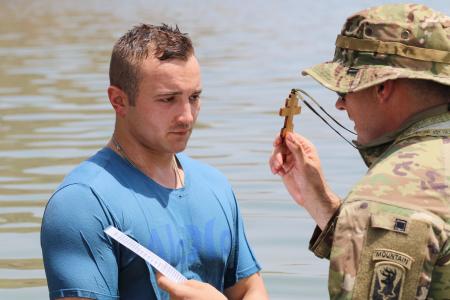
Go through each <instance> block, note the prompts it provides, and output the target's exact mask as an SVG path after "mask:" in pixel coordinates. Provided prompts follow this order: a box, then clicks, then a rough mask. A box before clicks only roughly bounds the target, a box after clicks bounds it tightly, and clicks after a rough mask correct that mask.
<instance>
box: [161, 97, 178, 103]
mask: <svg viewBox="0 0 450 300" xmlns="http://www.w3.org/2000/svg"><path fill="white" fill-rule="evenodd" d="M174 99H175V98H174V97H169V98H162V99H160V100H159V101H161V102H164V103H170V102H173V100H174Z"/></svg>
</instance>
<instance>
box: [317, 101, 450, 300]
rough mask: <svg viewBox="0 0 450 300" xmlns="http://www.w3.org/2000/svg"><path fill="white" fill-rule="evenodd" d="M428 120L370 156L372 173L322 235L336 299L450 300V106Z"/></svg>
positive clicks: (320, 245) (319, 246)
mask: <svg viewBox="0 0 450 300" xmlns="http://www.w3.org/2000/svg"><path fill="white" fill-rule="evenodd" d="M429 115H430V112H427V113H426V114H425V117H424V114H422V115H421V116H419V121H416V122H415V123H413V124H412V125H408V126H407V128H403V129H402V131H400V132H397V133H396V134H395V136H391V137H390V138H391V141H390V142H388V143H384V144H383V143H382V144H380V145H379V146H376V147H375V146H374V147H372V149H366V150H367V151H364V152H365V153H366V154H368V155H366V158H367V157H369V159H365V160H366V162H368V164H369V165H370V169H369V171H368V173H367V174H366V176H364V177H363V178H362V180H361V181H360V182H359V183H358V184H356V186H355V187H354V188H353V189H352V190H351V192H350V193H349V194H348V196H347V197H346V199H345V200H344V201H343V203H342V205H341V207H340V209H339V211H338V212H337V213H336V214H335V216H334V217H333V218H332V219H331V220H330V222H329V223H328V225H327V227H326V228H325V229H324V230H323V231H320V230H319V229H317V228H316V231H315V232H314V234H313V237H312V239H311V243H310V249H311V250H312V251H313V252H314V253H315V254H316V255H317V256H319V257H325V258H329V259H330V270H329V283H328V288H329V293H330V299H390V300H392V299H450V239H449V237H450V113H449V106H445V107H444V106H442V107H439V108H437V109H436V108H435V109H434V110H433V113H432V114H431V115H432V116H429ZM416 119H417V118H416ZM392 139H393V140H392ZM388 140H389V139H388ZM380 149H381V150H380ZM376 153H378V155H376Z"/></svg>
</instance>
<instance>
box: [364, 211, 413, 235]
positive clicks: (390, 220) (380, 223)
mask: <svg viewBox="0 0 450 300" xmlns="http://www.w3.org/2000/svg"><path fill="white" fill-rule="evenodd" d="M408 225H409V219H408V218H406V217H405V218H403V217H395V216H393V215H381V214H374V215H372V216H371V217H370V226H371V227H374V228H382V229H386V230H390V231H395V232H399V233H404V234H408V232H409V226H408Z"/></svg>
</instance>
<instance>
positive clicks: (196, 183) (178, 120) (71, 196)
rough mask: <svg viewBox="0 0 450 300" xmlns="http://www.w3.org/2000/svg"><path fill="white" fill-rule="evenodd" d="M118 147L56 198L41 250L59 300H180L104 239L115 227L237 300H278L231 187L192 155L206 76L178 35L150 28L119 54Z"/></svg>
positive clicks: (82, 168) (76, 174)
mask: <svg viewBox="0 0 450 300" xmlns="http://www.w3.org/2000/svg"><path fill="white" fill-rule="evenodd" d="M110 83H111V84H110V86H109V88H108V97H109V100H110V102H111V105H112V106H113V108H114V110H115V113H116V123H115V128H114V133H113V135H112V138H111V140H110V142H109V143H108V144H107V146H106V147H105V148H103V149H101V150H100V151H99V152H98V153H97V154H95V155H94V156H92V157H91V158H89V159H88V160H86V161H85V162H83V163H81V164H80V165H79V166H78V167H77V168H76V169H75V170H73V171H72V172H71V173H70V174H68V175H67V176H66V178H65V179H64V181H63V183H62V184H61V185H60V186H59V187H58V188H57V190H56V192H55V193H54V194H53V196H52V197H51V199H50V200H49V202H48V204H47V207H46V210H45V213H44V218H43V223H42V233H41V245H42V252H43V257H44V265H45V271H46V276H47V281H48V286H49V292H50V298H51V299H105V300H106V299H107V300H110V299H119V298H120V299H131V300H132V299H168V298H169V295H168V294H167V293H166V292H164V291H162V290H161V289H159V287H158V285H157V282H156V274H155V270H154V269H153V268H152V267H151V266H150V265H148V264H146V263H145V261H144V260H143V259H141V258H140V257H138V256H136V255H135V254H134V253H132V252H131V251H129V250H127V249H126V248H124V247H122V246H121V245H119V244H118V243H116V242H115V241H113V240H112V239H110V238H109V237H108V236H106V235H105V233H104V232H103V230H104V229H105V228H106V227H108V226H110V225H113V226H115V227H117V228H118V229H119V230H121V231H123V232H124V233H125V234H127V235H128V236H130V237H131V238H133V239H135V240H136V241H138V242H139V243H140V244H142V245H144V246H145V247H147V248H149V249H150V250H152V251H153V252H155V253H156V254H157V255H159V256H160V257H162V258H163V259H164V260H166V261H167V262H168V263H170V264H171V265H172V266H174V267H175V268H176V269H178V271H180V272H181V273H182V274H183V275H184V276H185V277H186V278H188V279H195V280H198V281H203V282H207V283H209V284H211V285H212V286H214V287H215V288H216V289H218V290H219V291H222V292H223V293H224V294H225V296H226V297H228V298H230V299H243V298H245V299H266V298H267V294H266V291H265V288H264V284H263V281H262V278H261V276H260V275H259V270H260V266H259V265H258V262H257V261H256V259H255V258H254V256H253V253H252V251H251V249H250V246H249V245H248V242H247V239H246V237H245V233H244V228H243V223H242V219H241V216H240V213H239V209H238V206H237V202H236V199H235V197H234V194H233V191H232V189H231V186H230V185H229V183H228V182H227V180H226V179H225V177H224V176H223V175H222V174H221V173H220V172H218V171H217V170H216V169H213V168H211V167H210V166H207V165H205V164H203V163H200V162H198V161H195V160H193V159H191V158H190V157H188V156H187V155H185V154H183V153H180V152H182V151H183V150H184V149H185V148H186V145H187V142H188V140H189V137H190V135H191V132H192V129H193V127H194V124H195V121H196V119H197V115H198V113H199V111H200V94H201V91H202V85H201V78H200V67H199V64H198V62H197V59H196V57H195V55H194V49H193V47H192V42H191V40H190V39H189V38H188V37H187V35H186V34H183V33H181V32H180V31H179V30H178V28H171V27H169V26H167V25H162V26H152V25H146V24H142V25H140V26H136V27H134V28H133V29H132V30H130V31H129V32H128V33H126V34H125V35H124V36H122V37H121V38H120V39H119V40H118V41H117V42H116V44H115V46H114V48H113V53H112V57H111V65H110Z"/></svg>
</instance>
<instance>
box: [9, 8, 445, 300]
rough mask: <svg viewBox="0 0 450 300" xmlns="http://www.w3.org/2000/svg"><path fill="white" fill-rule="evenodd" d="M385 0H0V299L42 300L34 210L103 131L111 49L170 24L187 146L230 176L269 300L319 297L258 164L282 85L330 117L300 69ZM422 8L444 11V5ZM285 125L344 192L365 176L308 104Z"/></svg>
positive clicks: (287, 204) (299, 217)
mask: <svg viewBox="0 0 450 300" xmlns="http://www.w3.org/2000/svg"><path fill="white" fill-rule="evenodd" d="M386 2H389V1H356V0H355V1H343V0H341V1H337V0H333V1H326V2H325V1H314V2H308V3H302V2H301V1H274V0H272V1H256V0H252V1H208V2H207V1H167V2H164V3H163V2H162V1H119V0H115V1H106V0H104V1H96V0H91V1H67V0H64V1H56V0H55V1H13V0H11V1H8V0H2V1H0V5H1V9H0V24H1V26H0V55H1V65H0V161H1V163H0V245H1V247H0V299H29V298H31V297H32V298H34V299H46V298H48V296H47V287H46V281H45V274H44V271H43V267H42V259H41V250H40V244H39V230H40V223H41V217H42V213H43V210H44V207H45V204H46V202H47V199H48V198H49V196H50V194H51V193H52V191H53V189H54V188H55V187H56V186H57V185H58V183H59V182H60V181H61V179H62V178H63V176H64V174H66V173H67V172H68V171H69V170H71V169H72V168H73V167H74V166H75V165H77V164H78V163H79V162H81V161H82V160H84V159H85V158H87V157H88V156H90V155H91V154H93V153H95V152H96V151H97V150H98V149H99V148H101V147H102V146H103V145H104V144H105V143H106V141H107V140H108V138H109V137H110V135H111V132H112V126H113V121H114V114H113V111H112V109H111V108H110V106H109V102H108V100H107V96H106V88H107V86H108V77H107V72H108V63H109V56H110V51H111V48H112V45H113V43H114V41H115V40H116V39H117V38H118V37H119V36H120V35H121V34H122V33H124V32H125V31H126V30H128V29H129V28H130V27H131V26H133V25H134V24H137V23H139V22H148V23H154V24H159V23H161V22H164V23H169V24H174V23H177V24H179V25H180V27H181V29H182V30H183V31H186V32H189V33H190V36H191V37H192V39H193V40H194V43H195V45H196V53H197V56H198V58H199V60H200V62H201V65H202V71H203V83H204V97H203V107H202V112H201V115H200V117H199V124H198V126H197V129H196V131H195V132H194V134H193V136H192V138H191V142H190V145H189V149H188V150H187V152H188V153H189V154H190V155H192V156H193V157H195V158H199V159H202V160H203V161H206V162H207V163H210V164H211V165H214V166H215V167H217V168H219V169H220V170H222V171H223V172H224V173H225V174H226V175H227V177H228V178H229V179H230V181H231V182H232V184H233V186H234V189H235V192H236V194H237V196H238V199H239V202H240V206H241V208H242V212H243V215H244V219H245V224H246V228H247V236H248V238H249V239H250V241H251V243H252V245H253V248H254V251H255V253H256V255H257V257H258V259H259V261H260V262H261V264H262V266H263V276H264V278H265V281H266V284H267V287H268V289H269V293H270V295H271V297H272V298H273V299H324V298H327V283H326V281H327V262H326V261H321V260H319V259H316V258H315V257H314V256H313V255H312V254H311V253H309V252H308V251H307V244H308V240H309V237H310V234H311V232H312V229H313V227H314V224H313V222H312V221H311V220H310V219H309V218H308V216H307V214H306V213H305V211H304V210H303V209H301V208H299V207H298V206H296V205H295V204H294V203H293V201H292V200H290V198H289V196H288V195H287V192H286V191H285V190H284V188H283V186H282V184H281V182H280V180H279V178H277V177H274V176H272V175H271V174H270V171H269V169H268V167H267V160H268V157H269V155H270V151H271V144H272V139H273V137H274V136H275V135H276V134H277V132H278V131H279V129H280V127H281V126H282V121H283V120H282V119H281V118H280V117H278V115H277V112H278V109H279V107H280V106H281V105H282V104H283V103H284V99H285V98H286V96H287V95H288V93H289V91H290V89H291V88H293V87H301V88H303V89H306V90H308V91H309V92H310V93H311V94H313V95H314V96H316V97H317V98H319V99H321V100H322V103H323V106H324V107H325V108H327V109H330V110H332V109H333V104H334V100H335V96H334V95H333V93H331V92H329V91H326V90H325V89H322V88H320V87H319V86H318V85H317V84H316V83H314V82H313V81H312V80H311V79H308V78H300V75H299V71H300V69H302V68H305V67H307V66H310V65H312V64H314V63H318V62H321V61H324V60H327V59H329V58H331V55H332V54H333V48H332V45H333V43H334V39H335V36H336V34H337V33H338V31H339V29H340V27H341V25H342V22H343V21H344V19H345V17H346V16H348V15H349V14H351V13H353V12H355V11H357V10H360V9H362V8H364V7H367V6H369V5H374V4H380V3H386ZM421 2H426V3H427V4H428V5H430V6H431V7H434V8H436V9H439V10H441V11H443V12H445V13H447V14H449V13H450V12H449V6H448V1H439V0H436V1H421ZM336 115H337V117H338V119H339V120H342V121H343V122H344V123H345V124H347V125H349V126H352V125H351V124H349V122H348V121H346V120H345V115H344V114H342V113H341V114H336ZM295 126H296V129H297V130H298V131H299V132H301V133H302V134H304V135H305V136H307V137H308V138H310V139H311V140H312V141H313V142H314V143H316V145H317V146H318V148H319V152H320V154H321V157H322V160H323V167H324V169H325V172H326V176H327V178H328V179H329V181H330V184H331V186H332V187H333V189H334V190H335V191H336V192H337V193H338V194H340V195H341V196H345V193H346V191H347V190H348V188H349V187H350V186H351V185H352V184H353V183H354V182H355V181H356V180H357V178H358V177H360V176H361V175H362V174H363V173H364V171H365V169H364V166H363V164H362V163H361V161H360V160H359V158H358V155H357V153H356V152H355V151H354V150H353V149H351V148H350V147H349V146H348V145H347V144H345V143H344V142H342V141H341V140H339V139H338V138H337V137H336V136H335V135H334V134H333V133H332V132H331V131H330V130H329V129H327V128H326V127H324V126H323V125H322V124H321V123H320V122H319V121H318V120H317V118H316V117H315V116H313V115H312V114H311V113H310V112H309V111H307V109H305V110H303V112H302V114H301V115H300V117H298V118H297V119H296V121H295Z"/></svg>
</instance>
